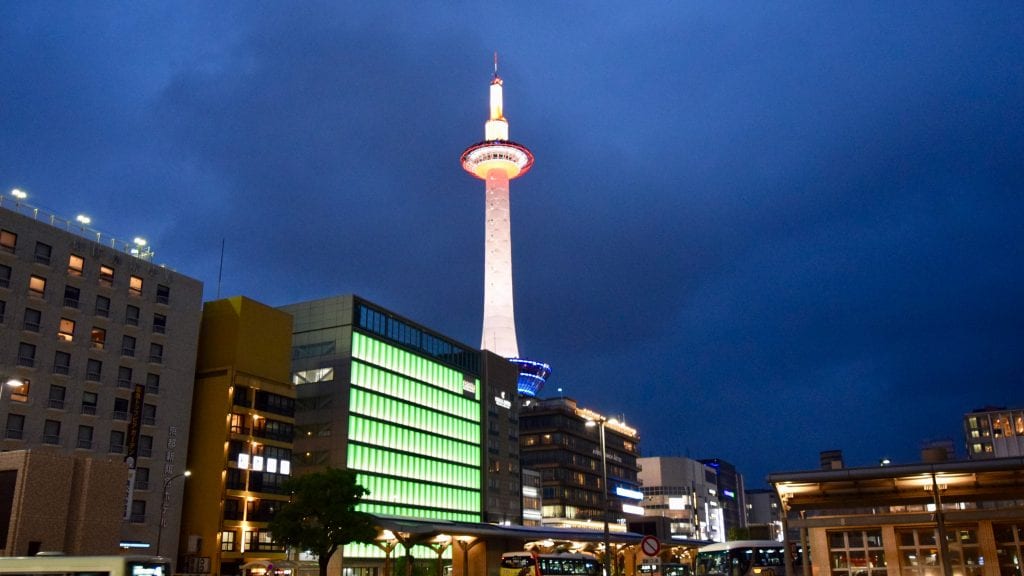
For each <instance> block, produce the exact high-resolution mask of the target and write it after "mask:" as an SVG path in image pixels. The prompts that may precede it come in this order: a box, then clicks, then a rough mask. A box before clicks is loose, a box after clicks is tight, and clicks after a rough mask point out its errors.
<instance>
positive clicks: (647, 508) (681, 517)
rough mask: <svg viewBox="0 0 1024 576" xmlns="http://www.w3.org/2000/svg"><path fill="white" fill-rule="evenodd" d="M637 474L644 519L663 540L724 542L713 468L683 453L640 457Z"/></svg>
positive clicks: (723, 525)
mask: <svg viewBox="0 0 1024 576" xmlns="http://www.w3.org/2000/svg"><path fill="white" fill-rule="evenodd" d="M637 462H638V464H639V466H640V471H639V474H638V477H639V479H640V489H641V491H642V492H643V494H644V501H643V507H644V512H645V518H646V519H651V518H665V519H667V521H664V522H656V523H654V524H653V526H654V531H653V532H651V531H650V530H648V531H646V532H649V533H654V534H655V535H656V536H658V538H660V539H661V540H662V541H664V542H666V543H671V542H724V541H725V537H726V533H725V519H724V518H723V513H722V505H721V504H720V502H719V494H718V487H717V485H716V482H715V478H716V473H715V469H714V468H713V467H712V466H711V465H709V464H705V463H703V462H701V461H699V460H693V459H691V458H685V457H682V456H654V457H647V458H639V459H637Z"/></svg>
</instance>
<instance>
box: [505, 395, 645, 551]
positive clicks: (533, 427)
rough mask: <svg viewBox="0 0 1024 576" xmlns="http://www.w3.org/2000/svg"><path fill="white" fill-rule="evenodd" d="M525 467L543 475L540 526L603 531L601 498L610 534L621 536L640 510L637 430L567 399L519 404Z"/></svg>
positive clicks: (541, 400) (529, 400) (640, 513)
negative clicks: (606, 500) (606, 501)
mask: <svg viewBox="0 0 1024 576" xmlns="http://www.w3.org/2000/svg"><path fill="white" fill-rule="evenodd" d="M602 421H603V422H604V425H603V428H604V433H605V452H606V461H607V475H608V484H607V486H605V485H604V482H603V478H602V476H603V474H602V472H603V470H602V451H601V439H600V436H601V428H602V426H594V425H588V423H598V422H602ZM519 433H520V439H519V440H520V451H521V453H522V463H523V467H525V468H529V469H531V470H535V471H537V472H539V473H540V475H541V487H542V489H541V499H542V516H543V520H542V522H543V524H544V526H554V527H563V528H586V529H601V528H602V524H603V518H604V510H603V507H604V498H605V495H606V494H607V496H608V498H609V519H610V521H611V523H612V526H611V528H610V529H611V530H615V531H625V530H626V525H627V522H628V520H629V518H631V517H633V516H636V515H637V514H639V516H643V512H642V510H639V504H640V497H641V494H640V486H639V482H638V478H637V457H638V456H639V454H640V435H639V433H638V432H637V430H636V429H635V428H631V427H630V426H627V425H626V424H624V423H622V422H620V421H618V420H616V419H613V418H607V417H606V416H604V415H602V414H599V413H597V412H594V411H593V410H588V409H586V408H580V407H579V406H577V404H576V401H575V400H573V399H572V398H568V397H560V398H548V399H536V398H527V399H524V400H523V407H522V409H521V411H520V413H519Z"/></svg>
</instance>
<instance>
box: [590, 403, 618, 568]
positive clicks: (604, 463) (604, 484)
mask: <svg viewBox="0 0 1024 576" xmlns="http://www.w3.org/2000/svg"><path fill="white" fill-rule="evenodd" d="M608 422H609V420H608V419H607V418H604V417H600V418H598V419H597V420H587V424H586V425H587V426H591V427H593V426H597V427H598V435H599V436H600V438H601V489H602V491H603V495H602V498H601V504H602V506H601V510H602V514H601V516H603V518H604V573H605V576H611V574H612V563H611V534H610V533H609V530H608V450H607V447H606V445H605V441H604V427H605V425H606V424H608ZM611 422H613V423H614V422H615V420H611Z"/></svg>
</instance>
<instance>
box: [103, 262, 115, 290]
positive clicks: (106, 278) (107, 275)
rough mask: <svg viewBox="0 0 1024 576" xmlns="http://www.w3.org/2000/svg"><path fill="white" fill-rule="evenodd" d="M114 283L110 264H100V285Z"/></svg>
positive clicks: (111, 284)
mask: <svg viewBox="0 0 1024 576" xmlns="http://www.w3.org/2000/svg"><path fill="white" fill-rule="evenodd" d="M113 285H114V269H113V268H111V267H110V266H100V286H107V287H110V286H113Z"/></svg>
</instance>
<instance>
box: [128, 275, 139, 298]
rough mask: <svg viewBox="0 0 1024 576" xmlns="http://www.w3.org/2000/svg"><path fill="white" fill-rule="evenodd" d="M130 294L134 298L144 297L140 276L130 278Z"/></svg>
mask: <svg viewBox="0 0 1024 576" xmlns="http://www.w3.org/2000/svg"><path fill="white" fill-rule="evenodd" d="M128 294H130V295H132V296H142V278H139V277H138V276H129V277H128Z"/></svg>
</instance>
